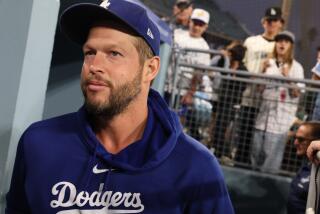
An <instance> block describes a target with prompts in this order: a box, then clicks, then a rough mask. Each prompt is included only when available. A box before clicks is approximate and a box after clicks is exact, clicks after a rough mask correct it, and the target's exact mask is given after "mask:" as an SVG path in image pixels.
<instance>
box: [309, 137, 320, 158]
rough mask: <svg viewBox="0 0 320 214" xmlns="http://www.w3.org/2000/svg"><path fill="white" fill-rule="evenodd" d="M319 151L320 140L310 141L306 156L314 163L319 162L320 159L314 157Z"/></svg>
mask: <svg viewBox="0 0 320 214" xmlns="http://www.w3.org/2000/svg"><path fill="white" fill-rule="evenodd" d="M318 151H320V140H315V141H312V142H311V143H310V145H309V147H308V149H307V156H308V158H309V160H310V161H311V162H313V163H315V164H319V163H320V161H319V160H318V159H317V157H316V153H317V152H318Z"/></svg>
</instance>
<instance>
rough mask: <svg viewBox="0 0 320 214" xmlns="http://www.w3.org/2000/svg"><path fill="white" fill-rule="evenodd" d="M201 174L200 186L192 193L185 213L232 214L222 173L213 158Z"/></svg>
mask: <svg viewBox="0 0 320 214" xmlns="http://www.w3.org/2000/svg"><path fill="white" fill-rule="evenodd" d="M213 159H214V160H213V161H212V162H211V164H209V167H208V168H207V169H206V171H203V172H206V173H203V172H202V173H201V174H202V175H201V176H202V178H203V179H202V181H201V184H200V185H198V187H197V188H196V189H195V191H194V195H193V198H192V201H191V203H190V204H189V207H188V208H187V213H190V214H191V213H202V214H209V213H210V214H234V210H233V206H232V203H231V200H230V198H229V194H228V191H227V188H226V185H225V182H224V178H223V175H222V171H221V169H220V166H219V164H218V162H217V161H216V159H215V158H213Z"/></svg>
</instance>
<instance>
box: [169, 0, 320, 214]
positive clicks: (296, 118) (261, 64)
mask: <svg viewBox="0 0 320 214" xmlns="http://www.w3.org/2000/svg"><path fill="white" fill-rule="evenodd" d="M166 20H167V21H168V22H169V25H170V27H171V29H172V31H173V41H174V45H173V48H174V49H175V50H183V49H186V48H191V49H200V50H202V51H185V52H183V51H182V52H181V51H180V52H179V53H178V54H177V53H176V52H175V51H174V52H173V54H172V60H171V65H170V66H169V68H168V71H167V78H166V81H167V82H166V87H165V95H164V96H165V98H166V100H167V102H168V104H169V105H170V106H172V107H177V106H178V113H179V114H180V117H181V122H182V124H183V126H184V127H185V129H186V130H187V131H188V133H189V134H190V135H191V136H192V137H194V138H196V139H197V140H200V141H201V142H203V143H204V144H205V145H206V146H207V147H208V148H209V149H210V150H212V152H213V153H214V154H215V156H216V157H217V158H218V159H219V160H220V161H221V162H222V163H225V164H228V165H237V166H239V167H246V168H249V169H252V170H257V171H261V172H266V173H273V174H281V170H282V168H283V164H284V159H285V156H290V157H297V158H298V159H299V160H300V162H299V167H300V169H299V170H298V169H297V168H294V170H293V172H294V173H296V175H295V176H296V177H295V178H294V179H293V182H292V185H291V193H290V197H289V202H288V210H289V211H290V212H289V213H304V212H302V211H303V210H305V203H306V197H307V192H308V185H309V180H308V179H309V176H310V162H309V161H308V160H307V158H306V150H307V147H308V145H309V144H310V143H311V141H313V140H316V139H320V135H319V133H320V125H319V124H318V122H317V121H319V120H320V93H313V97H312V102H313V104H312V105H311V107H310V110H309V111H308V112H307V113H306V114H304V115H302V116H301V115H299V106H300V104H301V100H302V97H305V94H306V88H307V87H308V85H307V84H305V83H304V82H299V80H305V77H304V74H305V71H304V68H303V66H302V65H301V64H300V63H299V62H298V61H297V60H296V59H295V53H294V49H295V45H296V38H295V35H294V33H292V32H290V31H288V30H285V29H284V24H285V20H284V19H283V16H282V11H281V8H280V7H270V8H267V9H266V10H265V13H264V14H263V15H262V18H261V20H260V21H261V25H262V27H263V32H262V33H261V34H259V35H253V36H250V37H248V38H246V39H245V40H244V41H238V40H235V41H231V42H230V43H229V44H228V45H227V46H225V47H223V48H222V49H221V50H217V51H218V52H217V54H213V53H212V52H210V51H209V50H210V47H212V46H213V45H210V44H208V42H207V41H206V40H205V39H204V38H203V34H204V33H205V32H206V30H207V29H208V25H209V23H210V22H211V21H212V20H210V13H209V12H208V11H207V10H205V9H203V8H196V7H195V5H194V4H193V3H192V2H191V1H189V0H177V1H176V3H175V4H174V6H173V15H172V16H171V17H169V18H167V19H166ZM213 21H214V20H213ZM206 51H207V52H206ZM177 57H178V58H179V62H180V63H181V62H182V63H188V64H190V65H202V66H208V67H214V68H221V69H225V71H226V72H217V71H216V72H209V71H208V70H206V69H195V68H192V67H187V66H184V67H183V66H181V67H180V68H179V69H176V68H177V67H176V63H177ZM315 64H316V65H315V66H314V68H313V69H312V70H311V72H312V79H313V80H320V48H318V49H317V57H316V59H315ZM217 70H218V71H220V70H219V69H217ZM306 72H308V71H306ZM177 88H179V90H177ZM315 88H316V87H315ZM175 91H177V92H176V93H175ZM234 142H235V144H236V147H235V149H234V146H232V144H233V143H234ZM230 145H231V146H230ZM287 150H290V151H292V153H291V154H289V155H288V154H286V151H287Z"/></svg>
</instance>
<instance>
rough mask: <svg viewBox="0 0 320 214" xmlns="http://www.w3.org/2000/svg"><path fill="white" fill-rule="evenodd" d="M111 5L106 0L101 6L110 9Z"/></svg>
mask: <svg viewBox="0 0 320 214" xmlns="http://www.w3.org/2000/svg"><path fill="white" fill-rule="evenodd" d="M110 4H111V3H110V2H109V0H104V1H103V2H102V3H101V4H100V6H101V7H104V8H106V9H108V7H109V6H110Z"/></svg>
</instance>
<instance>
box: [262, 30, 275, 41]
mask: <svg viewBox="0 0 320 214" xmlns="http://www.w3.org/2000/svg"><path fill="white" fill-rule="evenodd" d="M275 35H276V34H275V33H268V32H264V33H263V34H262V36H263V38H265V39H266V40H269V41H272V40H274V37H275Z"/></svg>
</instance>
